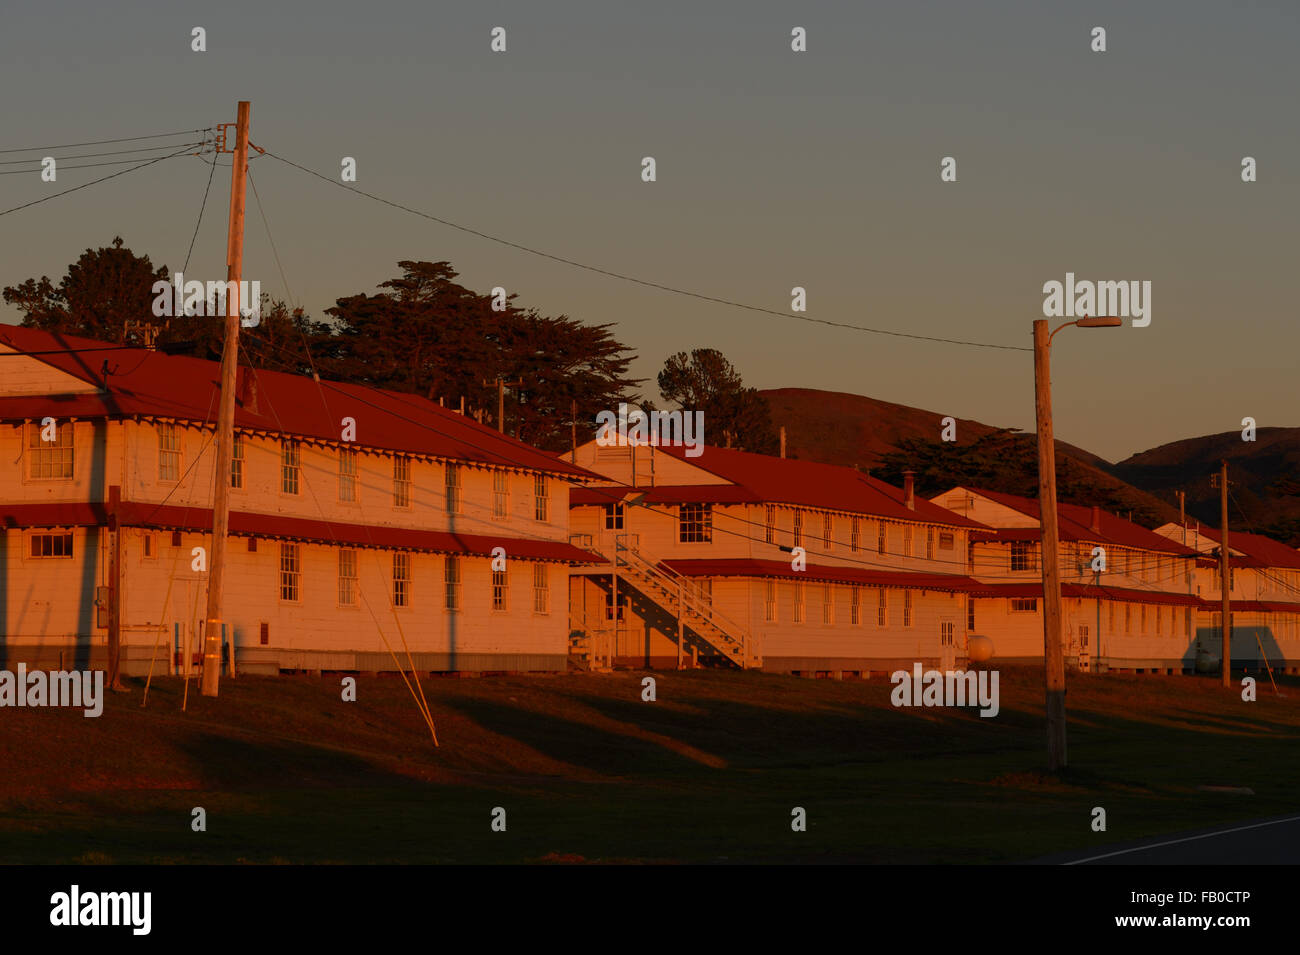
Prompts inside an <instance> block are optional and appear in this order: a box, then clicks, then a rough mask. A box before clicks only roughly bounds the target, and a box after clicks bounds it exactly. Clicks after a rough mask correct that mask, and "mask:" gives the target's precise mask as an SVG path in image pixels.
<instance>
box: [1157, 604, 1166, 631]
mask: <svg viewBox="0 0 1300 955" xmlns="http://www.w3.org/2000/svg"><path fill="white" fill-rule="evenodd" d="M1164 615H1165V608H1164V607H1156V636H1157V637H1158V636H1160V635H1161V634H1163V633H1164V632H1165V628H1164Z"/></svg>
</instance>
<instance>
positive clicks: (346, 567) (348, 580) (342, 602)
mask: <svg viewBox="0 0 1300 955" xmlns="http://www.w3.org/2000/svg"><path fill="white" fill-rule="evenodd" d="M356 605H357V552H356V551H354V550H349V549H347V548H344V549H343V550H340V551H339V606H340V607H355V606H356Z"/></svg>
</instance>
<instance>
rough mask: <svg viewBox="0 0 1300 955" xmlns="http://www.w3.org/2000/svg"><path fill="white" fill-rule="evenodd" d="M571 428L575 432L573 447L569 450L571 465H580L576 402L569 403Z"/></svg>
mask: <svg viewBox="0 0 1300 955" xmlns="http://www.w3.org/2000/svg"><path fill="white" fill-rule="evenodd" d="M569 427H570V430H571V431H572V432H573V434H572V440H573V445H572V447H571V449H570V450H569V463H570V464H577V463H578V402H577V401H576V400H573V401H570V402H569Z"/></svg>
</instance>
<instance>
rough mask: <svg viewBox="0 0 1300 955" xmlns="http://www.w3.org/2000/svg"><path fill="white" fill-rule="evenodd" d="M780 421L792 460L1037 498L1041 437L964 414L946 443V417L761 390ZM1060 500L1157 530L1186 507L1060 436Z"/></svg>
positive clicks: (857, 399)
mask: <svg viewBox="0 0 1300 955" xmlns="http://www.w3.org/2000/svg"><path fill="white" fill-rule="evenodd" d="M760 393H761V394H762V395H763V397H765V398H766V399H767V401H768V405H769V406H770V407H771V410H772V423H773V424H774V425H775V426H777V427H784V428H785V429H786V453H787V454H788V455H789V456H790V457H797V458H804V459H806V460H810V461H822V462H825V463H827V464H841V465H847V466H850V467H852V466H855V465H856V466H858V467H862V468H866V469H870V470H871V472H872V474H873V475H875V476H877V477H880V478H882V479H884V480H887V481H892V482H894V483H897V482H898V481H899V480H900V476H901V472H902V471H903V470H904V469H905V468H910V469H912V470H914V471H916V472H917V489H918V492H919V493H923V494H936V493H939V492H941V491H945V490H947V489H948V488H949V487H951V486H952V485H953V484H958V483H970V484H977V485H979V486H983V487H987V488H989V489H990V490H994V491H1004V492H1006V493H1009V494H1022V495H1025V496H1028V497H1037V496H1038V449H1037V444H1036V441H1035V438H1034V436H1033V435H1032V434H1025V433H1020V432H1017V431H1015V430H1014V429H1006V428H998V427H994V426H993V425H989V424H985V423H983V422H981V421H975V420H973V419H969V418H957V419H956V422H957V435H956V437H957V440H956V441H955V442H951V443H948V442H943V441H941V440H940V433H941V430H942V427H943V426H942V424H941V421H942V419H943V417H944V416H943V415H941V414H937V413H935V412H933V411H925V410H922V409H920V408H912V407H910V406H908V405H900V404H895V403H894V402H891V401H881V400H879V399H876V398H868V397H866V396H865V395H852V394H846V393H844V392H833V391H820V390H818V389H815V388H775V389H770V390H766V391H762V392H760ZM1056 466H1057V486H1058V492H1059V495H1060V499H1061V500H1062V501H1066V502H1069V503H1072V504H1082V505H1092V504H1099V505H1101V506H1102V507H1105V508H1106V509H1107V510H1110V511H1113V512H1115V513H1118V514H1124V515H1126V516H1127V515H1128V514H1129V513H1130V512H1131V513H1132V517H1133V520H1135V521H1138V522H1139V523H1142V524H1145V525H1146V526H1149V527H1155V526H1158V525H1160V524H1163V523H1165V522H1166V521H1171V520H1177V518H1178V509H1177V508H1176V507H1174V506H1173V505H1172V504H1170V503H1169V501H1168V500H1167V499H1161V498H1160V497H1158V496H1155V495H1153V494H1150V493H1148V492H1147V491H1146V490H1143V489H1140V488H1139V487H1135V486H1133V484H1132V483H1129V482H1128V481H1126V480H1124V479H1122V478H1121V477H1118V476H1116V475H1115V474H1114V473H1112V468H1113V465H1111V463H1110V462H1109V461H1107V460H1105V459H1104V458H1102V457H1100V456H1099V455H1096V454H1092V453H1091V452H1089V451H1085V450H1084V449H1082V448H1078V447H1075V446H1074V445H1071V444H1067V443H1065V442H1063V441H1059V440H1058V441H1057V442H1056Z"/></svg>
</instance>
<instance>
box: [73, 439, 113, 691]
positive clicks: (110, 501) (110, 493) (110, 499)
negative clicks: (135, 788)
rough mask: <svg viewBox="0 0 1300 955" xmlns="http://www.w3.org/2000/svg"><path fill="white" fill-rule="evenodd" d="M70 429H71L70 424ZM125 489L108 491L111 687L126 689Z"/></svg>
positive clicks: (109, 665)
mask: <svg viewBox="0 0 1300 955" xmlns="http://www.w3.org/2000/svg"><path fill="white" fill-rule="evenodd" d="M67 427H71V425H68V426H67ZM121 503H122V488H121V486H120V485H117V484H113V485H110V486H109V489H108V527H107V530H108V536H109V559H108V688H109V689H110V690H121V689H125V688H124V687H123V686H122V521H121V517H120V509H121Z"/></svg>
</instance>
